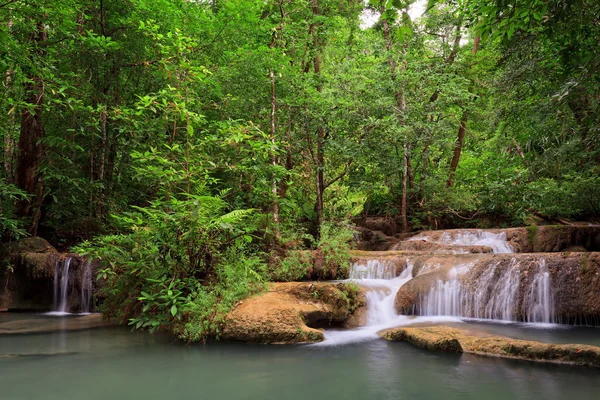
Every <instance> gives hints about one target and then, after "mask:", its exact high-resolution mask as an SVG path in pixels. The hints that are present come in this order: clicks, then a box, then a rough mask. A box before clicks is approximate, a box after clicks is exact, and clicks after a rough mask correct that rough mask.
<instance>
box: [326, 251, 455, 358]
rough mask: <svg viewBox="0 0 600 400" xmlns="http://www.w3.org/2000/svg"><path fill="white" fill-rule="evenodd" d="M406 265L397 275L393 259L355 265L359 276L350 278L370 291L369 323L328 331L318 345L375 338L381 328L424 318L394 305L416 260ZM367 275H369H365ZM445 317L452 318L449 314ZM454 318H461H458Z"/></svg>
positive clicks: (353, 271) (367, 321)
mask: <svg viewBox="0 0 600 400" xmlns="http://www.w3.org/2000/svg"><path fill="white" fill-rule="evenodd" d="M406 265H407V266H406V268H405V269H404V271H402V273H401V274H400V275H399V276H396V275H395V266H394V265H393V264H392V263H387V262H380V261H378V260H372V262H367V263H355V264H354V265H352V269H351V271H350V275H351V276H353V277H356V278H353V279H350V281H352V282H355V283H357V284H359V285H360V286H362V287H363V288H366V289H368V291H367V293H366V300H367V320H366V325H365V326H363V327H360V328H357V329H353V330H349V331H339V330H328V331H325V333H324V335H325V341H324V342H322V343H320V344H316V345H317V346H318V345H338V344H343V343H351V342H358V341H364V340H373V339H376V338H377V337H378V336H377V332H379V331H382V330H384V329H388V328H393V327H396V326H400V325H410V324H412V323H418V322H424V321H425V320H424V319H423V318H419V317H417V318H414V317H408V316H405V315H398V314H397V313H396V309H395V307H394V301H395V298H396V293H397V292H398V289H400V288H401V287H402V286H403V285H404V284H405V283H406V282H408V281H409V280H411V279H412V278H413V265H412V263H410V262H409V261H408V260H407V262H406ZM369 267H370V268H369ZM392 271H394V272H392ZM363 276H365V278H362V277H363ZM430 320H431V318H429V319H427V321H430ZM436 320H439V318H436ZM445 320H448V318H446V319H445ZM450 320H451V321H456V322H457V321H458V320H456V319H450Z"/></svg>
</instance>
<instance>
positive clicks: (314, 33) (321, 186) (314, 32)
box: [309, 0, 326, 237]
mask: <svg viewBox="0 0 600 400" xmlns="http://www.w3.org/2000/svg"><path fill="white" fill-rule="evenodd" d="M311 8H312V14H313V17H314V18H315V19H316V18H317V17H318V16H319V15H320V10H319V1H318V0H312V6H311ZM318 27H319V25H318V24H317V23H316V22H313V23H311V25H310V27H309V31H310V35H311V37H312V50H313V52H314V55H313V72H314V74H315V76H316V79H317V92H319V93H321V92H322V91H323V86H322V83H321V81H320V75H321V57H320V54H319V50H320V43H319V32H318ZM325 139H326V133H325V129H324V128H323V127H319V128H318V129H317V140H316V146H317V148H316V154H315V156H314V160H313V161H314V163H315V167H316V171H315V189H316V194H317V199H316V201H315V207H314V210H315V213H316V214H317V221H316V236H317V237H319V235H320V233H321V224H322V223H323V194H324V192H325V180H324V170H325Z"/></svg>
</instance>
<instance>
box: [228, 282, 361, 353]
mask: <svg viewBox="0 0 600 400" xmlns="http://www.w3.org/2000/svg"><path fill="white" fill-rule="evenodd" d="M364 304H365V302H364V296H363V295H361V293H360V291H358V290H356V289H355V288H353V287H350V286H348V285H346V284H334V283H318V282H288V283H273V284H271V285H270V287H269V290H268V291H267V292H265V293H261V294H259V295H256V296H253V297H250V298H247V299H245V300H243V301H240V302H239V303H238V305H237V306H236V307H235V308H234V309H233V310H232V311H231V312H230V313H229V314H228V315H227V317H226V319H225V322H224V326H223V329H222V333H221V335H220V337H221V338H222V339H226V340H235V341H242V342H250V343H305V342H319V341H322V340H323V332H322V331H321V330H320V329H319V328H324V327H331V326H340V327H341V326H344V325H345V323H346V322H347V321H350V322H351V323H354V324H356V323H358V322H359V319H360V317H358V320H357V319H356V318H355V319H351V317H352V316H353V315H355V316H356V314H358V313H360V311H358V310H359V309H360V308H362V307H364Z"/></svg>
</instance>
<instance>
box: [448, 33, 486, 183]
mask: <svg viewBox="0 0 600 400" xmlns="http://www.w3.org/2000/svg"><path fill="white" fill-rule="evenodd" d="M479 42H480V38H479V37H475V38H474V40H473V48H472V50H471V54H473V55H475V54H477V51H478V50H479ZM468 119H469V116H468V110H467V109H464V110H463V113H462V116H461V117H460V126H459V127H458V135H457V138H456V145H455V146H454V154H453V156H452V161H451V162H450V173H449V174H448V181H447V182H446V186H447V187H452V186H454V177H455V175H456V169H457V168H458V162H459V161H460V155H461V153H462V148H463V144H464V142H465V133H466V132H467V121H468Z"/></svg>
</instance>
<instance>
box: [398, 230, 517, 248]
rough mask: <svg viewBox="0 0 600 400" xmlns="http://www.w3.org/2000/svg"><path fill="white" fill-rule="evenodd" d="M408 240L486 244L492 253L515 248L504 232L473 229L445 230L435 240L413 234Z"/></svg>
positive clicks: (468, 244) (451, 243) (474, 244)
mask: <svg viewBox="0 0 600 400" xmlns="http://www.w3.org/2000/svg"><path fill="white" fill-rule="evenodd" d="M408 240H426V241H429V242H432V243H440V244H447V245H454V246H486V247H490V248H491V249H492V252H493V253H514V252H515V250H514V249H513V247H512V246H511V245H509V244H508V242H507V240H506V233H505V232H499V233H493V232H488V231H483V230H473V231H460V230H457V231H445V232H444V233H442V234H441V235H440V237H439V238H438V239H437V240H435V239H432V238H430V237H429V236H426V235H422V234H421V235H417V236H413V237H412V238H410V239H408Z"/></svg>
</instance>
